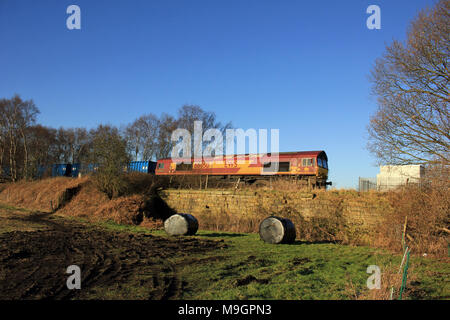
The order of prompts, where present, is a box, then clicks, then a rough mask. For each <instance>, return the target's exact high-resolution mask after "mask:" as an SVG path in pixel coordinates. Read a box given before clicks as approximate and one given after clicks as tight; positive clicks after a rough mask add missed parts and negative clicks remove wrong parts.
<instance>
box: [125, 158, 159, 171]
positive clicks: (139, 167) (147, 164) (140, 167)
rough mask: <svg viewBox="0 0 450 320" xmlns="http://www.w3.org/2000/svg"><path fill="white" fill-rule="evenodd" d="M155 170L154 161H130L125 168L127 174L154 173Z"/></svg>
mask: <svg viewBox="0 0 450 320" xmlns="http://www.w3.org/2000/svg"><path fill="white" fill-rule="evenodd" d="M155 169H156V162H154V161H132V162H129V163H128V166H127V172H142V173H155Z"/></svg>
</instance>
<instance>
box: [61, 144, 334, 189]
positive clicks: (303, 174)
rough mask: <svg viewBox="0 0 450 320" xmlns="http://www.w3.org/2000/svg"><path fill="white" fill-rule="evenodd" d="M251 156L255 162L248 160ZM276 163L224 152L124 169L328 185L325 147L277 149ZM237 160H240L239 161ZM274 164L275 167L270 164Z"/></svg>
mask: <svg viewBox="0 0 450 320" xmlns="http://www.w3.org/2000/svg"><path fill="white" fill-rule="evenodd" d="M252 157H254V159H256V162H255V163H253V162H252V161H251V159H252ZM278 159H279V160H278V164H277V166H274V165H273V163H272V162H271V155H270V154H268V155H249V154H246V155H229V156H228V155H226V156H224V157H220V158H217V157H216V158H203V159H202V160H201V161H195V159H193V158H192V159H191V163H190V164H188V163H179V162H180V161H178V162H176V161H174V160H172V159H171V158H164V159H159V160H157V161H156V162H155V161H133V162H130V163H129V164H128V165H127V167H126V168H124V171H126V172H143V173H149V174H155V175H159V176H196V175H205V176H209V177H211V178H214V177H215V178H228V179H230V178H235V179H237V178H239V179H241V181H250V182H254V181H258V180H267V179H268V178H269V177H274V176H276V177H290V178H293V179H297V180H300V181H303V182H305V183H308V184H309V185H312V186H318V187H323V186H326V185H331V182H329V181H327V180H328V157H327V154H326V153H325V151H323V150H322V151H298V152H280V153H279V158H278ZM238 160H240V161H238ZM97 167H98V166H97V165H93V164H88V165H87V166H85V167H82V166H81V165H80V164H77V163H75V164H55V165H53V166H52V176H68V177H77V176H78V174H79V173H80V172H85V173H89V172H94V171H95V170H96V169H97ZM274 167H275V168H277V170H276V171H274V170H273V168H274Z"/></svg>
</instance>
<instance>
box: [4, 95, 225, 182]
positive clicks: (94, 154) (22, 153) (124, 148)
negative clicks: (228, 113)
mask: <svg viewBox="0 0 450 320" xmlns="http://www.w3.org/2000/svg"><path fill="white" fill-rule="evenodd" d="M39 113H40V111H39V109H38V107H37V106H36V105H35V103H34V102H33V100H23V99H22V98H21V97H20V96H19V95H14V96H13V97H12V98H9V99H8V98H3V99H0V176H1V177H2V180H10V181H18V180H21V179H25V180H29V179H33V178H34V177H36V176H37V172H38V170H39V168H42V167H49V166H51V165H52V164H55V163H96V164H105V166H107V163H109V162H111V161H115V162H116V165H114V166H112V167H114V168H117V166H120V165H123V164H124V163H126V162H128V161H138V160H152V159H160V158H165V157H169V156H170V154H171V150H172V147H173V143H174V142H172V141H171V135H172V132H173V131H174V130H175V129H177V128H185V129H188V130H192V128H191V127H192V126H193V123H194V121H196V120H200V121H203V130H207V129H210V128H217V129H219V130H221V131H225V130H226V128H229V127H231V124H230V123H227V124H222V123H221V122H219V121H218V120H217V117H216V115H215V113H214V112H209V111H205V110H203V109H202V108H201V107H199V106H196V105H184V106H182V107H181V108H179V109H178V112H177V115H176V116H172V115H170V114H167V113H163V114H161V115H160V116H157V115H155V114H153V113H149V114H145V115H142V116H141V117H139V118H138V119H136V120H134V121H133V122H132V123H129V124H127V125H123V126H120V127H116V126H113V125H108V124H107V125H104V124H101V125H99V126H97V127H96V128H92V129H87V128H83V127H76V128H63V127H60V128H52V127H48V126H45V125H42V124H39V123H37V116H38V115H39ZM191 132H192V131H191Z"/></svg>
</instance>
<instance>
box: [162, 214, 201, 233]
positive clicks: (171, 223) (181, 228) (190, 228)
mask: <svg viewBox="0 0 450 320" xmlns="http://www.w3.org/2000/svg"><path fill="white" fill-rule="evenodd" d="M164 229H165V230H166V232H167V233H168V234H170V235H172V236H179V235H182V236H188V235H194V234H195V233H196V232H197V230H198V221H197V219H196V218H195V217H194V216H193V215H190V214H188V213H177V214H174V215H172V216H170V217H169V218H168V219H167V220H166V221H164Z"/></svg>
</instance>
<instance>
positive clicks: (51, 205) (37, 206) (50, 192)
mask: <svg viewBox="0 0 450 320" xmlns="http://www.w3.org/2000/svg"><path fill="white" fill-rule="evenodd" d="M87 179H88V178H87V177H84V178H81V179H72V178H66V177H58V178H49V179H43V180H40V181H33V182H23V181H21V182H16V183H7V184H5V185H4V187H3V190H2V191H1V193H0V201H3V202H6V203H9V204H12V205H14V206H17V207H22V208H27V209H32V210H39V211H52V210H54V209H56V208H58V207H60V206H61V205H63V203H64V201H65V200H67V199H66V196H67V195H66V191H67V190H68V189H72V188H77V187H78V186H80V185H81V184H83V183H84V182H86V181H87Z"/></svg>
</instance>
